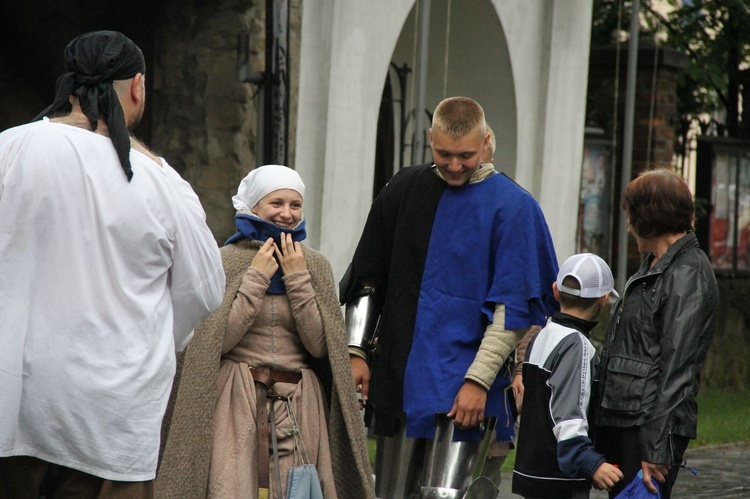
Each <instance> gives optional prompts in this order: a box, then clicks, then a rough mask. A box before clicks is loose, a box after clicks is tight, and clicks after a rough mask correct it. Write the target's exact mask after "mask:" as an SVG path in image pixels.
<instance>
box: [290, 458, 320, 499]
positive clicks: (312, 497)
mask: <svg viewBox="0 0 750 499" xmlns="http://www.w3.org/2000/svg"><path fill="white" fill-rule="evenodd" d="M286 497H287V499H323V490H322V489H321V488H320V479H319V478H318V470H317V469H316V468H315V465H314V464H303V465H302V466H295V467H294V468H291V469H290V470H289V477H288V478H287V485H286Z"/></svg>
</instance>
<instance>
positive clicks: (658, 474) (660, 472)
mask: <svg viewBox="0 0 750 499" xmlns="http://www.w3.org/2000/svg"><path fill="white" fill-rule="evenodd" d="M641 470H643V483H645V484H646V488H648V490H650V491H651V492H652V493H654V494H656V493H657V492H659V490H658V489H657V488H656V487H654V484H653V483H651V478H652V477H653V479H654V480H656V481H657V482H659V483H664V482H666V481H667V474H668V473H669V466H664V465H663V464H655V463H649V462H646V461H641Z"/></svg>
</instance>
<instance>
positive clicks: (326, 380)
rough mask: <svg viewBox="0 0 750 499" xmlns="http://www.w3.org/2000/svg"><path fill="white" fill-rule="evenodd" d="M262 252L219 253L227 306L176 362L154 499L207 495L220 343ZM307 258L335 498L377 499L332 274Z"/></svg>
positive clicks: (228, 249)
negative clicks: (317, 318)
mask: <svg viewBox="0 0 750 499" xmlns="http://www.w3.org/2000/svg"><path fill="white" fill-rule="evenodd" d="M259 247H260V243H259V242H257V241H247V240H243V241H240V242H239V243H237V244H232V245H229V246H225V247H223V248H222V249H221V253H222V261H223V264H224V272H225V273H226V276H227V289H226V293H225V295H224V301H223V303H222V305H221V307H220V308H219V310H217V311H216V312H215V313H214V314H213V315H212V316H211V317H209V318H208V319H206V320H205V321H204V322H203V323H202V324H201V325H200V326H199V327H198V328H197V329H196V331H195V336H194V338H193V340H192V342H191V343H190V345H189V346H188V348H187V349H186V350H185V351H184V352H183V353H182V354H180V355H179V357H178V371H177V375H176V377H175V382H174V386H173V388H172V396H171V398H170V403H169V406H168V408H167V413H166V414H165V417H164V424H163V429H162V456H161V461H160V466H159V470H158V472H157V477H156V497H157V498H193V497H194V498H199V497H205V496H206V486H207V482H208V469H209V463H210V449H211V428H212V417H213V413H214V407H215V404H216V399H217V388H216V379H217V376H218V372H219V363H220V359H221V347H222V339H223V336H224V331H225V329H226V324H227V319H228V317H229V311H230V310H231V306H232V302H233V300H234V297H235V296H236V294H237V291H238V290H239V287H240V284H241V282H242V277H243V275H244V273H245V271H246V270H247V268H248V267H249V266H250V263H251V262H252V259H253V257H254V256H255V254H256V252H257V250H258V248H259ZM303 252H304V256H305V261H306V264H307V269H308V271H309V273H310V278H311V282H312V287H313V289H314V290H315V300H316V303H317V305H318V309H319V311H320V315H321V319H322V321H323V328H324V331H325V340H326V345H327V348H328V355H327V357H325V358H324V359H313V368H314V369H315V371H316V373H317V375H318V377H319V379H320V381H321V384H322V386H323V388H324V392H325V393H326V398H327V401H328V409H329V410H328V436H329V444H330V450H331V460H332V463H333V470H334V479H335V484H336V490H337V494H338V496H339V497H341V498H373V497H375V493H374V489H373V484H372V478H371V477H372V475H371V470H370V464H369V459H368V455H367V442H366V438H365V429H364V424H363V422H362V418H361V417H360V414H359V411H358V404H357V399H356V396H355V392H354V381H353V379H352V374H351V368H350V364H349V354H348V351H347V345H346V344H347V340H346V330H345V326H344V321H343V316H342V313H341V309H340V307H339V304H338V299H337V297H336V291H335V287H334V286H335V285H334V281H333V275H332V271H331V267H330V264H329V263H328V261H327V260H326V259H325V257H323V255H321V254H320V253H318V252H317V251H315V250H312V249H310V248H308V247H306V246H303Z"/></svg>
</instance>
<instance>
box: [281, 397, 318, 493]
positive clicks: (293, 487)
mask: <svg viewBox="0 0 750 499" xmlns="http://www.w3.org/2000/svg"><path fill="white" fill-rule="evenodd" d="M287 413H288V414H289V419H290V421H291V423H292V430H291V431H292V433H293V435H294V458H295V461H297V460H299V462H300V463H301V464H300V465H299V466H294V467H292V468H290V469H289V475H288V476H287V482H286V497H287V499H323V490H322V489H321V487H320V478H319V477H318V470H317V468H315V465H314V464H312V463H310V458H309V457H308V455H307V449H305V445H304V443H303V442H302V437H301V436H300V434H299V427H298V426H297V419H296V417H295V416H294V411H292V404H291V403H290V402H289V400H287Z"/></svg>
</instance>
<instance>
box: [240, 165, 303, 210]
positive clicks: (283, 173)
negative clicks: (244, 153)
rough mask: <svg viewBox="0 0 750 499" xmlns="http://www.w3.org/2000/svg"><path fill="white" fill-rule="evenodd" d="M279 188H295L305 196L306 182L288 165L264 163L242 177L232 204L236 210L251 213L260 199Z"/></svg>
mask: <svg viewBox="0 0 750 499" xmlns="http://www.w3.org/2000/svg"><path fill="white" fill-rule="evenodd" d="M279 189H292V190H295V191H297V192H299V195H300V196H302V199H304V198H305V184H304V182H302V178H301V177H300V176H299V173H297V172H296V171H294V170H292V169H291V168H289V167H288V166H282V165H263V166H261V167H258V168H256V169H255V170H253V171H251V172H250V173H248V174H247V176H246V177H245V178H243V179H242V182H240V187H239V189H237V195H236V196H233V197H232V204H233V205H234V209H235V210H237V211H241V212H246V213H250V212H252V209H253V208H254V207H255V205H256V204H258V201H260V200H261V199H263V198H264V197H266V196H267V195H268V194H270V193H272V192H273V191H278V190H279Z"/></svg>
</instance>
